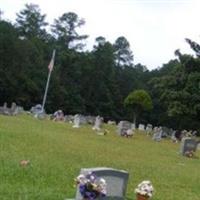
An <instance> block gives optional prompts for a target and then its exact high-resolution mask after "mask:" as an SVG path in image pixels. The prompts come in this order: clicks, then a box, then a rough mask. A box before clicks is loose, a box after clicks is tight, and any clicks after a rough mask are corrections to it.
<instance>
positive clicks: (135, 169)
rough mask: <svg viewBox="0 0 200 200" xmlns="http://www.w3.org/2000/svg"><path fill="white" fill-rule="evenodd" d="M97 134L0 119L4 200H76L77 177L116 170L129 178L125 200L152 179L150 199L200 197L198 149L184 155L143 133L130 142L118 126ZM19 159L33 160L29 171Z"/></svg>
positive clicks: (0, 179)
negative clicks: (92, 171)
mask: <svg viewBox="0 0 200 200" xmlns="http://www.w3.org/2000/svg"><path fill="white" fill-rule="evenodd" d="M104 128H106V129H108V130H109V131H110V132H109V133H108V134H107V135H106V136H98V135H96V134H95V132H94V131H93V130H92V128H91V126H89V125H85V126H82V127H81V128H79V129H75V128H72V125H71V124H69V123H64V122H52V121H49V120H38V119H35V118H33V117H32V116H29V115H20V116H17V117H8V116H0V199H1V200H64V199H66V198H73V197H75V192H76V188H75V187H74V178H75V177H76V176H77V175H78V174H79V171H80V169H81V168H90V167H112V168H116V169H123V170H127V171H128V172H129V174H130V176H129V182H128V188H127V195H126V199H129V200H131V199H132V200H135V199H136V198H135V194H134V188H136V186H137V184H138V183H140V182H141V181H142V180H151V181H152V184H153V186H154V188H155V193H154V195H153V198H152V200H199V199H200V151H197V152H196V156H197V158H195V159H192V158H186V157H183V156H180V154H179V149H180V144H175V143H172V142H171V141H170V140H167V139H166V140H162V141H161V142H154V141H152V140H151V137H150V136H146V135H145V134H144V133H136V134H135V135H134V136H133V138H131V139H127V138H122V137H119V136H118V135H117V134H116V126H112V125H104ZM21 160H30V164H29V165H27V166H26V167H22V166H20V161H21Z"/></svg>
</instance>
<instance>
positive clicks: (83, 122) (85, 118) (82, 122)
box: [80, 115, 87, 124]
mask: <svg viewBox="0 0 200 200" xmlns="http://www.w3.org/2000/svg"><path fill="white" fill-rule="evenodd" d="M80 124H87V117H86V116H84V115H80Z"/></svg>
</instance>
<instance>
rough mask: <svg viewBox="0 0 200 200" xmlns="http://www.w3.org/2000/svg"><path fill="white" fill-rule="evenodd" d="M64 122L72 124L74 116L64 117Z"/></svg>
mask: <svg viewBox="0 0 200 200" xmlns="http://www.w3.org/2000/svg"><path fill="white" fill-rule="evenodd" d="M64 121H65V122H69V123H73V121H74V116H73V115H65V119H64Z"/></svg>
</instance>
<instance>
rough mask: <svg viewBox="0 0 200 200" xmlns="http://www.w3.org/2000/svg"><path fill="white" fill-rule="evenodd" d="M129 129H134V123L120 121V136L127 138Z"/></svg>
mask: <svg viewBox="0 0 200 200" xmlns="http://www.w3.org/2000/svg"><path fill="white" fill-rule="evenodd" d="M129 129H132V123H131V122H129V121H120V122H119V124H118V125H117V133H118V135H121V136H125V135H126V133H127V130H129Z"/></svg>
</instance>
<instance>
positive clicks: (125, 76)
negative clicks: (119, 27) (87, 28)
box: [0, 4, 200, 129]
mask: <svg viewBox="0 0 200 200" xmlns="http://www.w3.org/2000/svg"><path fill="white" fill-rule="evenodd" d="M45 17H46V15H45V14H42V13H41V11H40V8H39V6H38V5H35V4H26V5H25V7H24V8H23V9H22V10H21V11H19V13H18V14H17V16H16V21H15V23H11V22H9V21H6V20H4V19H3V17H1V19H0V105H3V103H4V102H7V103H8V104H11V102H16V103H17V104H18V105H20V106H23V107H24V108H25V109H26V110H29V109H30V108H31V106H33V105H36V104H38V103H42V98H43V95H44V90H45V84H46V80H47V74H48V67H47V66H48V64H49V61H50V59H51V55H52V51H53V49H55V50H56V57H55V65H54V69H53V71H52V75H51V81H50V87H49V91H48V97H47V102H46V106H45V109H46V111H47V113H52V112H54V111H56V110H58V109H62V110H63V111H64V113H65V114H76V113H81V114H85V115H89V114H90V115H101V116H103V117H104V119H105V120H108V119H113V120H117V121H119V120H121V119H126V120H131V121H133V117H132V112H131V109H130V107H129V108H128V107H126V106H125V103H124V102H125V99H126V97H127V96H128V95H129V94H130V93H131V92H133V91H136V90H144V91H146V92H147V93H148V94H149V95H150V97H151V99H152V105H153V106H152V108H151V109H150V110H149V111H145V110H142V112H140V115H139V116H138V120H137V121H138V123H145V124H147V123H151V124H153V125H157V126H158V125H162V126H168V127H171V128H175V129H179V128H181V129H200V45H199V44H198V43H196V42H195V41H192V40H190V39H186V42H187V43H188V45H190V47H191V48H192V49H193V50H194V52H195V54H196V56H192V55H186V54H182V53H181V52H180V50H176V51H175V55H176V59H174V60H170V61H169V62H168V63H166V64H163V66H162V67H161V68H159V69H155V70H152V71H149V70H148V68H147V67H146V66H144V65H142V64H140V63H138V64H134V55H133V52H132V50H131V49H130V45H129V42H128V40H127V39H126V38H125V37H124V36H119V37H118V38H116V40H115V42H114V43H113V44H112V43H110V42H109V41H107V40H106V38H105V37H103V36H101V35H100V36H99V37H97V38H96V40H95V43H94V45H93V48H92V50H90V51H89V50H85V48H84V45H85V42H86V39H87V38H88V37H89V36H88V35H81V34H79V32H78V30H79V28H80V27H82V26H84V24H85V21H84V19H82V18H80V17H79V16H78V15H77V14H76V13H73V12H67V13H64V14H62V15H61V16H60V17H59V18H58V19H55V20H54V23H53V24H48V23H47V22H46V21H45ZM100 34H101V33H100Z"/></svg>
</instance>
